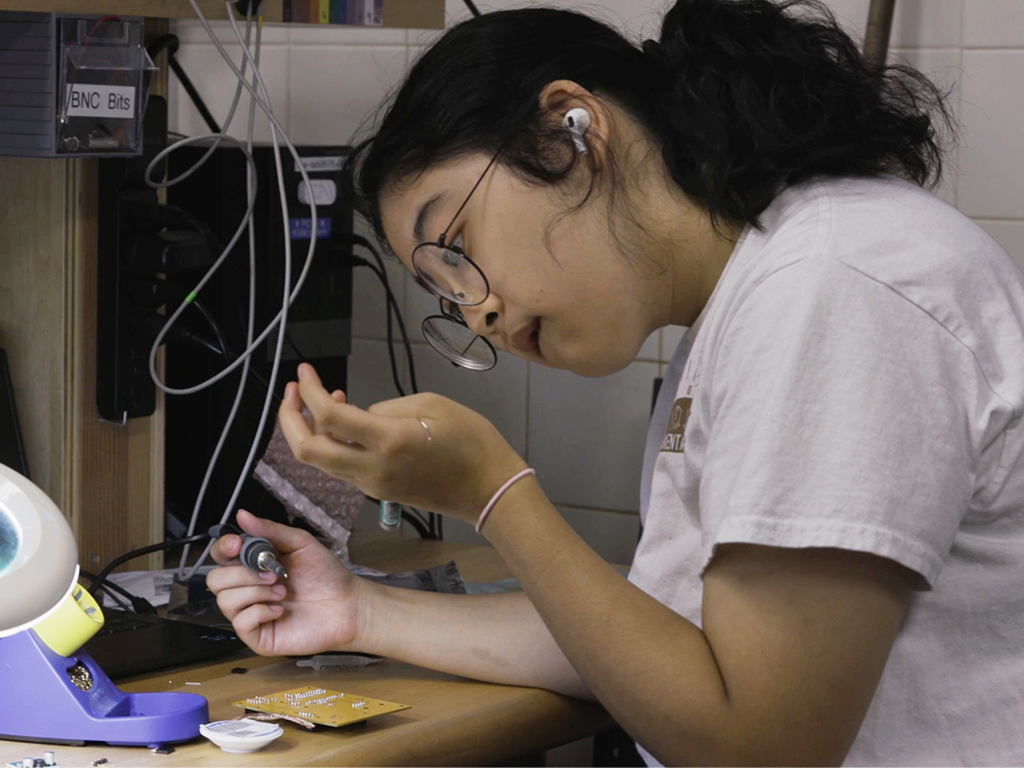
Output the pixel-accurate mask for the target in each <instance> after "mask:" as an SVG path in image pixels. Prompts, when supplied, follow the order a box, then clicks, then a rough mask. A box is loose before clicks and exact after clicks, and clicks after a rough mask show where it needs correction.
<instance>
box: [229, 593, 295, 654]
mask: <svg viewBox="0 0 1024 768" xmlns="http://www.w3.org/2000/svg"><path fill="white" fill-rule="evenodd" d="M219 602H220V601H218V604H219ZM283 614H284V606H283V605H281V604H280V603H256V604H255V605H251V606H249V607H248V608H246V609H245V610H244V611H242V612H241V613H239V614H238V615H237V616H235V618H234V619H232V620H231V625H232V626H233V627H234V628H235V632H237V633H238V636H239V637H240V638H242V640H243V641H244V642H245V643H246V645H248V646H249V647H251V648H252V647H258V646H259V631H260V627H261V626H262V625H263V624H267V623H268V622H271V621H276V620H277V619H280V618H281V616H282V615H283ZM225 615H226V614H225Z"/></svg>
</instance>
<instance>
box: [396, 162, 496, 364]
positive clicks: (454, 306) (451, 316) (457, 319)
mask: <svg viewBox="0 0 1024 768" xmlns="http://www.w3.org/2000/svg"><path fill="white" fill-rule="evenodd" d="M502 149H504V145H503V146H501V147H499V148H498V151H497V152H495V153H494V156H493V157H492V158H491V160H490V162H488V163H487V167H486V168H484V171H483V173H481V174H480V178H479V179H477V181H476V184H474V185H473V188H472V189H471V190H469V194H468V195H466V199H465V200H463V201H462V205H460V206H459V209H458V210H457V211H456V212H455V215H454V216H452V219H451V221H449V222H448V226H447V227H445V228H444V232H442V233H441V235H440V237H438V238H437V241H436V242H422V243H420V244H419V245H417V246H416V247H415V248H413V251H412V267H413V270H414V271H415V273H416V281H417V282H418V283H419V284H420V285H422V286H423V287H424V288H425V289H427V290H428V291H430V293H432V294H434V295H435V296H437V298H438V303H439V305H440V309H441V312H440V314H438V315H429V316H428V317H425V318H424V319H423V323H422V324H421V329H422V330H424V336H426V338H427V339H428V341H429V339H430V336H429V335H428V334H426V326H427V324H428V323H429V322H430V321H431V320H434V319H444V320H447V321H449V322H452V323H457V324H459V325H461V326H464V327H466V328H469V324H468V323H467V322H466V318H465V317H463V315H462V311H461V310H460V309H459V307H476V306H479V305H480V304H483V303H484V302H485V301H487V298H488V297H489V296H490V295H491V284H490V283H489V282H488V280H487V275H485V274H484V271H483V270H482V269H480V267H479V266H478V265H477V264H476V262H474V261H473V260H472V259H471V258H469V256H467V255H466V252H465V251H464V250H463V249H462V248H459V247H458V246H454V245H447V244H446V243H445V241H446V240H447V239H448V233H449V232H450V231H451V228H452V227H453V226H454V225H455V221H456V220H457V219H458V218H459V214H460V213H462V211H463V209H464V208H465V207H466V205H467V204H468V203H469V200H470V198H471V197H473V193H474V192H476V189H477V187H479V186H480V184H481V183H482V182H483V180H484V178H485V177H486V176H487V172H488V171H490V170H491V166H492V165H494V163H495V162H496V161H497V159H498V156H499V155H500V154H501V151H502ZM424 246H429V247H431V248H440V249H444V250H448V251H451V252H452V253H455V254H457V255H458V256H459V258H461V259H465V260H466V262H467V263H468V264H469V265H470V266H471V267H472V268H473V269H475V270H476V272H477V274H478V275H480V278H481V279H482V280H483V283H484V295H483V298H482V299H480V301H474V302H465V301H459V300H458V299H456V298H452V297H450V296H443V295H441V293H440V292H439V291H437V290H435V289H434V288H432V287H431V286H430V284H429V283H428V281H427V279H426V278H425V277H424V276H423V275H424V273H423V271H422V270H421V269H420V267H419V266H418V265H417V264H416V252H417V251H419V249H420V248H423V247H424ZM445 302H448V303H449V304H450V305H451V310H454V311H451V310H449V309H447V308H446V307H445ZM470 330H472V329H470ZM477 339H479V340H481V341H483V342H484V343H485V344H486V345H487V346H488V347H489V348H490V350H491V354H492V356H493V358H494V364H493V365H491V366H490V367H489V368H482V369H480V368H469V367H468V366H464V365H460V364H459V363H457V362H455V361H454V360H451V358H447V355H444V354H443V353H442V352H441V351H440V350H438V349H437V348H436V347H434V350H435V351H436V352H437V353H438V354H440V355H442V356H443V357H446V358H447V359H448V360H449V362H451V364H452V365H455V366H457V367H460V368H468V369H469V370H490V369H491V368H493V367H494V365H497V362H498V354H497V352H496V351H495V349H494V345H493V344H492V343H491V342H490V341H489V340H488V339H486V338H485V337H483V336H481V335H480V334H474V339H473V341H471V342H470V345H469V346H472V344H474V343H475V342H476V340H477ZM431 346H434V345H433V344H431ZM469 346H467V347H466V349H469Z"/></svg>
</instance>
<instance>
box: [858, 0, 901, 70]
mask: <svg viewBox="0 0 1024 768" xmlns="http://www.w3.org/2000/svg"><path fill="white" fill-rule="evenodd" d="M895 9H896V0H871V6H870V7H869V8H868V27H867V30H866V31H865V33H864V60H865V62H866V63H867V65H868V68H869V69H870V70H872V71H873V72H881V71H882V70H883V69H885V60H886V57H887V56H888V55H889V35H890V33H891V32H892V17H893V11H894V10H895Z"/></svg>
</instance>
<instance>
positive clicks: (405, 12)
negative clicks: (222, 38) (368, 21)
mask: <svg viewBox="0 0 1024 768" xmlns="http://www.w3.org/2000/svg"><path fill="white" fill-rule="evenodd" d="M264 1H265V8H266V9H265V12H264V14H263V18H264V21H266V22H268V23H276V22H280V21H281V20H282V19H283V7H284V0H264ZM199 7H200V8H201V9H202V11H203V14H205V16H206V18H208V19H226V18H227V17H228V15H227V10H226V8H225V6H224V3H223V2H222V0H199ZM0 11H34V12H36V13H38V12H41V11H55V12H57V13H102V14H108V13H109V14H116V15H118V16H145V17H149V18H154V19H191V18H195V13H194V12H193V11H192V6H191V5H190V4H189V3H188V0H0ZM384 26H385V27H399V28H409V29H443V28H444V0H386V1H385V3H384Z"/></svg>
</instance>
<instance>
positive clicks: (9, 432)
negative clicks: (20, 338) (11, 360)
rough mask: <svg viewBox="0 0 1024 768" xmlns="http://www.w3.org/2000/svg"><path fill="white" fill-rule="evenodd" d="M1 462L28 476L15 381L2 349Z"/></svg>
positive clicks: (0, 351) (0, 362)
mask: <svg viewBox="0 0 1024 768" xmlns="http://www.w3.org/2000/svg"><path fill="white" fill-rule="evenodd" d="M0 464H3V465H5V466H8V467H10V468H11V469H13V470H14V471H16V472H20V473H21V474H23V475H24V476H25V477H28V459H26V458H25V444H24V443H23V442H22V440H21V426H20V425H19V424H18V408H17V406H16V405H15V403H14V383H13V382H12V381H11V369H10V367H9V366H8V365H7V353H6V352H4V350H2V349H0Z"/></svg>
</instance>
